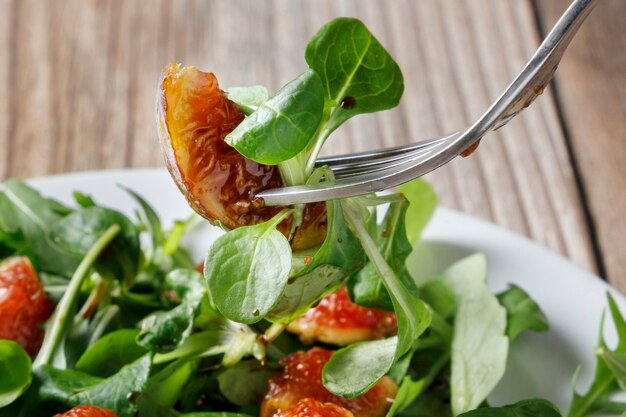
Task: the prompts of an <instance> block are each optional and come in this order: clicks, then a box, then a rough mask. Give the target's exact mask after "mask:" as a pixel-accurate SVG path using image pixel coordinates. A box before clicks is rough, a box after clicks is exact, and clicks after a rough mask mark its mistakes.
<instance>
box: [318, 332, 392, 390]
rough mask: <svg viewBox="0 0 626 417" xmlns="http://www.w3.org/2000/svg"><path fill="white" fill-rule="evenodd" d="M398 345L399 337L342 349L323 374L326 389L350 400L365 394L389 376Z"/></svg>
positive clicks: (327, 364) (336, 353)
mask: <svg viewBox="0 0 626 417" xmlns="http://www.w3.org/2000/svg"><path fill="white" fill-rule="evenodd" d="M397 346H398V338H397V337H396V336H394V337H389V338H387V339H381V340H373V341H367V342H359V343H353V344H352V345H349V346H347V347H345V348H342V349H339V350H338V351H336V352H335V353H334V354H333V355H332V356H331V358H330V360H329V361H328V362H327V363H326V365H325V366H324V369H323V371H322V382H323V383H324V387H326V389H327V390H329V391H330V392H332V393H335V394H338V395H341V396H343V397H346V398H348V399H351V398H355V397H358V396H359V395H362V394H363V393H365V392H367V391H368V390H369V389H370V388H372V387H373V386H374V385H376V383H377V382H378V381H380V379H381V378H382V377H384V376H385V374H387V372H388V371H389V369H390V368H391V365H393V362H394V356H395V353H396V348H397ZM364 375H367V377H366V378H364V377H363V376H364Z"/></svg>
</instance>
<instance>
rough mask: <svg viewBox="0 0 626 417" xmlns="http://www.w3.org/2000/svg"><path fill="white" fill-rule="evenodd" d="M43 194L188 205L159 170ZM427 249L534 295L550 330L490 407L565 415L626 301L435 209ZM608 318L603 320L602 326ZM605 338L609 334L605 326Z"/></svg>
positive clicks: (211, 232) (95, 179) (165, 211)
mask: <svg viewBox="0 0 626 417" xmlns="http://www.w3.org/2000/svg"><path fill="white" fill-rule="evenodd" d="M30 183H31V184H32V185H34V186H35V187H36V188H38V189H39V190H41V191H42V192H43V193H44V194H45V195H47V196H52V197H55V198H57V199H58V200H60V201H62V202H64V203H68V204H72V203H73V199H72V191H74V190H78V191H82V192H84V193H86V194H89V195H91V196H93V197H94V198H95V200H96V201H97V202H98V203H100V204H103V205H107V206H110V207H114V208H116V209H119V210H121V211H123V212H125V213H127V214H129V215H131V214H132V213H133V210H134V208H135V207H136V206H135V204H134V203H133V201H132V200H131V199H130V198H129V197H128V195H127V194H126V193H125V192H124V191H122V190H121V189H120V188H118V187H117V184H123V185H125V186H127V187H130V188H132V189H133V190H135V191H137V192H138V193H139V194H141V195H142V196H143V197H144V198H145V199H146V200H147V201H148V202H150V203H151V204H153V205H154V207H155V208H156V210H157V212H158V213H159V215H160V216H161V217H162V219H163V221H164V223H165V224H169V223H170V222H171V221H173V220H174V219H182V218H185V217H187V216H188V215H189V214H190V213H191V210H190V208H189V207H188V206H187V204H186V202H185V200H184V198H183V197H182V195H181V194H180V193H179V191H178V189H177V188H176V186H175V185H174V183H173V182H172V180H171V179H170V177H169V175H168V174H167V172H166V171H164V170H120V171H101V172H87V173H80V174H69V175H59V176H52V177H46V178H39V179H35V180H32V181H30ZM218 234H219V232H218V231H217V230H216V229H215V228H211V227H205V228H202V230H199V231H197V232H195V233H194V235H193V236H191V237H190V238H191V241H192V242H191V243H192V245H193V249H194V250H193V252H194V256H196V257H197V259H198V260H200V259H202V257H203V255H204V253H205V251H206V248H207V247H208V245H209V243H210V241H211V240H212V239H214V238H215V237H216V236H217V235H218ZM424 238H425V240H426V241H427V242H428V247H429V248H430V249H432V250H433V251H435V252H436V253H437V258H436V259H438V264H439V265H429V266H425V267H429V268H438V267H442V266H444V265H445V264H447V263H449V262H452V261H454V260H456V259H459V258H461V257H463V256H465V255H468V254H471V253H474V252H483V253H485V254H486V255H487V257H488V260H489V279H490V286H491V287H492V288H493V289H494V290H495V291H500V290H503V289H505V288H506V287H507V286H508V285H509V284H516V285H518V286H520V287H522V288H523V289H524V290H526V291H527V292H528V293H529V294H530V295H531V296H532V298H533V299H535V300H536V301H537V302H538V303H539V305H540V306H541V308H542V309H543V311H544V312H545V313H546V315H547V317H548V319H549V321H550V331H549V332H548V333H542V334H535V333H530V332H529V333H525V334H523V335H522V336H520V338H519V339H518V340H516V342H515V343H514V344H513V345H512V348H511V352H510V355H509V364H508V368H507V372H506V375H505V376H504V378H503V380H502V382H501V383H500V385H499V386H498V388H497V389H496V391H495V392H494V393H493V395H492V397H491V400H492V401H493V403H494V404H504V403H511V402H515V401H518V400H520V399H524V398H529V397H542V398H546V399H549V400H551V401H553V402H554V403H555V404H557V405H558V406H559V407H560V408H561V410H562V411H563V412H565V411H566V409H567V405H568V404H569V401H570V399H571V398H572V378H573V376H574V373H575V372H576V369H577V367H579V366H581V372H580V375H579V378H578V384H577V385H578V388H579V390H582V389H583V388H586V387H587V385H588V382H589V380H590V379H591V376H592V374H593V370H594V366H595V360H594V358H593V349H594V346H595V344H596V341H597V338H598V329H599V323H600V317H601V315H602V312H603V311H604V310H605V308H606V305H607V303H606V293H607V291H608V292H611V293H612V294H613V295H614V296H615V298H616V300H617V302H618V305H619V306H620V308H621V309H622V310H623V311H626V301H625V300H624V298H623V297H622V296H621V295H620V294H618V293H617V292H616V291H615V290H614V289H613V288H611V287H609V286H608V285H607V284H606V283H605V282H603V281H602V280H600V279H599V278H597V277H596V276H594V275H592V274H590V273H588V272H586V271H584V270H582V269H580V268H578V267H577V266H575V265H574V264H572V263H571V262H569V261H568V260H566V259H564V258H563V257H561V256H559V255H557V254H555V253H553V252H550V251H549V250H547V249H544V248H543V247H541V246H539V245H537V244H535V243H533V242H532V241H530V240H528V239H527V238H525V237H522V236H519V235H516V234H513V233H511V232H508V231H506V230H504V229H501V228H499V227H497V226H495V225H492V224H490V223H487V222H484V221H481V220H477V219H475V218H472V217H470V216H467V215H464V214H461V213H458V212H455V211H452V210H449V209H445V208H440V209H438V211H437V213H436V215H435V217H434V219H433V221H432V222H431V224H430V225H429V226H428V227H427V229H426V231H425V236H424ZM611 323H612V322H611V321H610V320H607V326H606V327H607V328H609V330H611V329H610V326H609V325H610V324H611ZM607 333H609V334H608V336H609V341H612V340H614V338H615V335H614V334H613V332H611V331H609V332H607Z"/></svg>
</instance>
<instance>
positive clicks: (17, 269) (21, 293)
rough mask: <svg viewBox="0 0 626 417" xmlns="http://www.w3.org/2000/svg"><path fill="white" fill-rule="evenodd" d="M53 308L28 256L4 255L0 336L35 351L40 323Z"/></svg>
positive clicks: (0, 270)
mask: <svg viewBox="0 0 626 417" xmlns="http://www.w3.org/2000/svg"><path fill="white" fill-rule="evenodd" d="M53 310H54V303H53V302H52V300H50V298H48V296H47V295H46V293H45V292H44V287H43V284H42V283H41V281H40V280H39V277H38V276H37V272H36V271H35V268H34V267H33V265H32V264H31V262H30V260H29V259H28V258H26V257H23V256H21V257H14V258H8V259H6V260H5V261H3V262H2V263H1V264H0V339H9V340H13V341H15V342H17V343H19V344H20V345H21V346H22V347H23V348H24V350H25V351H26V352H27V353H28V354H29V355H35V354H36V353H37V352H38V351H39V348H40V347H41V343H42V342H43V337H44V330H43V324H44V322H45V321H46V320H48V318H49V317H50V315H51V314H52V312H53Z"/></svg>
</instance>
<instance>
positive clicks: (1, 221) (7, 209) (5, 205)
mask: <svg viewBox="0 0 626 417" xmlns="http://www.w3.org/2000/svg"><path fill="white" fill-rule="evenodd" d="M0 231H2V232H5V233H16V232H17V231H19V228H18V219H17V216H16V214H15V210H14V209H13V204H11V201H10V200H9V198H8V197H7V196H6V195H5V194H4V193H3V192H1V191H0Z"/></svg>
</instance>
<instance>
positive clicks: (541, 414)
mask: <svg viewBox="0 0 626 417" xmlns="http://www.w3.org/2000/svg"><path fill="white" fill-rule="evenodd" d="M459 417H561V413H560V412H559V409H558V408H556V407H555V406H554V404H552V403H550V402H549V401H546V400H540V399H530V400H523V401H520V402H517V403H515V404H512V405H507V406H504V407H494V408H478V409H476V410H473V411H468V412H466V413H463V414H461V415H460V416H459Z"/></svg>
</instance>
